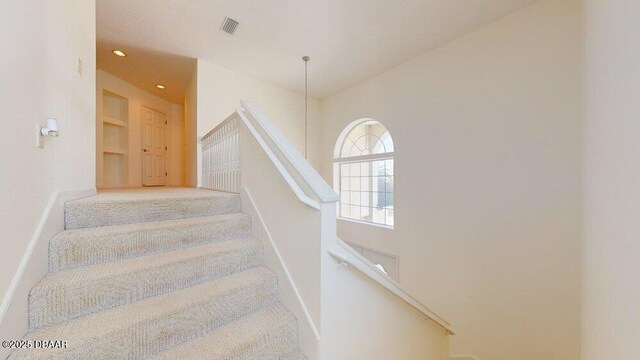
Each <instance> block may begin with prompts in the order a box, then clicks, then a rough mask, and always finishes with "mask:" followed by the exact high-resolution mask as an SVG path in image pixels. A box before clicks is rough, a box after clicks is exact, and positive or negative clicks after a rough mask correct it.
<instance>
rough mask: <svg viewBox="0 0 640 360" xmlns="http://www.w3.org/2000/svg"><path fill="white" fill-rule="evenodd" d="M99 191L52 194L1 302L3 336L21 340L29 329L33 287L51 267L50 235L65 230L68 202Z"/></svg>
mask: <svg viewBox="0 0 640 360" xmlns="http://www.w3.org/2000/svg"><path fill="white" fill-rule="evenodd" d="M95 194H96V189H95V188H91V189H84V190H77V191H62V192H56V193H54V194H53V195H51V197H50V198H49V202H48V203H47V207H46V208H45V210H44V213H43V214H42V216H41V218H40V221H39V222H38V226H37V227H36V229H35V231H34V232H33V236H32V237H31V240H30V241H29V244H28V246H27V249H26V250H25V252H24V254H23V256H22V259H21V260H20V264H19V265H18V269H16V272H15V274H14V276H13V278H12V279H11V283H10V285H9V288H8V289H7V292H6V293H5V295H4V297H3V299H2V303H1V304H0V339H2V340H18V339H20V338H22V337H23V336H24V335H25V334H26V333H27V331H28V318H27V311H28V308H27V305H28V303H27V301H28V298H29V291H31V288H33V286H34V285H35V284H36V283H37V282H38V281H40V279H42V278H43V277H44V276H45V275H46V274H47V272H48V271H49V239H51V237H52V236H54V235H55V234H57V233H59V232H60V231H62V230H64V203H65V202H67V201H71V200H75V199H79V198H83V197H87V196H91V195H95ZM8 355H9V349H4V348H2V349H0V358H5V357H7V356H8Z"/></svg>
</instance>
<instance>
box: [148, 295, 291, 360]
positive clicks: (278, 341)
mask: <svg viewBox="0 0 640 360" xmlns="http://www.w3.org/2000/svg"><path fill="white" fill-rule="evenodd" d="M296 346H297V325H296V319H295V317H293V315H291V313H290V312H289V311H288V310H287V309H286V308H285V307H284V306H282V305H281V304H274V305H271V306H268V307H266V308H264V309H261V310H258V311H257V312H255V313H253V314H250V315H247V316H245V317H243V318H241V319H238V320H236V321H234V322H232V323H229V324H227V325H225V326H222V327H220V328H218V329H216V330H214V331H211V332H209V333H207V334H204V335H203V336H200V337H198V338H196V339H194V340H191V341H189V342H185V343H183V344H181V345H179V346H177V347H175V348H173V349H170V350H168V351H165V352H163V353H159V354H157V355H156V356H155V357H153V360H175V359H190V360H218V359H235V360H241V359H264V360H267V359H273V360H278V359H283V358H284V356H288V355H286V354H290V353H291V352H292V351H294V350H295V349H296Z"/></svg>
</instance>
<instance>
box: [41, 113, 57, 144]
mask: <svg viewBox="0 0 640 360" xmlns="http://www.w3.org/2000/svg"><path fill="white" fill-rule="evenodd" d="M46 120H47V127H42V125H40V124H38V125H37V127H38V138H37V140H36V146H37V147H39V148H41V149H42V148H44V143H43V141H42V140H43V139H42V138H43V137H45V136H47V137H48V136H53V137H56V136H58V135H60V128H59V127H58V119H54V118H47V119H46Z"/></svg>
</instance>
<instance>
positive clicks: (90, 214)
mask: <svg viewBox="0 0 640 360" xmlns="http://www.w3.org/2000/svg"><path fill="white" fill-rule="evenodd" d="M65 224H66V229H67V230H66V231H64V232H62V233H60V234H58V235H56V236H55V237H54V238H53V239H51V242H50V245H49V264H50V273H49V274H48V275H47V276H46V277H45V278H44V279H42V281H40V282H39V283H38V284H37V285H36V286H35V287H34V288H33V290H32V291H31V293H30V295H29V328H30V332H29V333H28V334H27V335H26V336H25V340H63V341H66V344H67V348H66V349H20V350H15V351H14V352H13V353H12V354H11V355H10V357H9V359H92V360H97V359H109V360H114V359H148V358H149V359H286V360H296V359H304V358H305V357H304V356H303V355H302V353H300V352H299V351H298V349H297V325H296V319H295V318H294V317H293V315H291V313H290V312H289V311H288V310H287V309H286V308H285V307H284V306H282V305H281V304H280V303H279V302H278V290H277V289H278V287H277V282H278V279H277V278H276V276H275V275H274V273H273V272H271V271H270V270H269V269H267V268H265V267H264V266H263V265H262V264H263V255H262V245H261V243H260V241H258V240H257V239H255V238H252V237H251V219H250V218H249V216H248V215H245V214H243V213H240V198H239V196H238V195H234V194H228V193H220V192H214V191H207V190H197V189H182V188H180V189H177V188H176V189H141V190H121V191H109V192H103V193H100V194H98V195H97V196H93V197H89V198H85V199H80V200H76V201H73V202H69V203H67V204H66V206H65Z"/></svg>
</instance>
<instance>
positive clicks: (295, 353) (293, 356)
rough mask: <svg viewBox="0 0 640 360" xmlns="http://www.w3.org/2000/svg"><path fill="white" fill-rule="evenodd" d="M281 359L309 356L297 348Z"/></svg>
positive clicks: (288, 359)
mask: <svg viewBox="0 0 640 360" xmlns="http://www.w3.org/2000/svg"><path fill="white" fill-rule="evenodd" d="M280 360H307V357H306V356H304V354H303V353H302V352H300V350H296V351H294V352H292V353H289V354H287V355H285V356H284V357H282V358H280Z"/></svg>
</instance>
